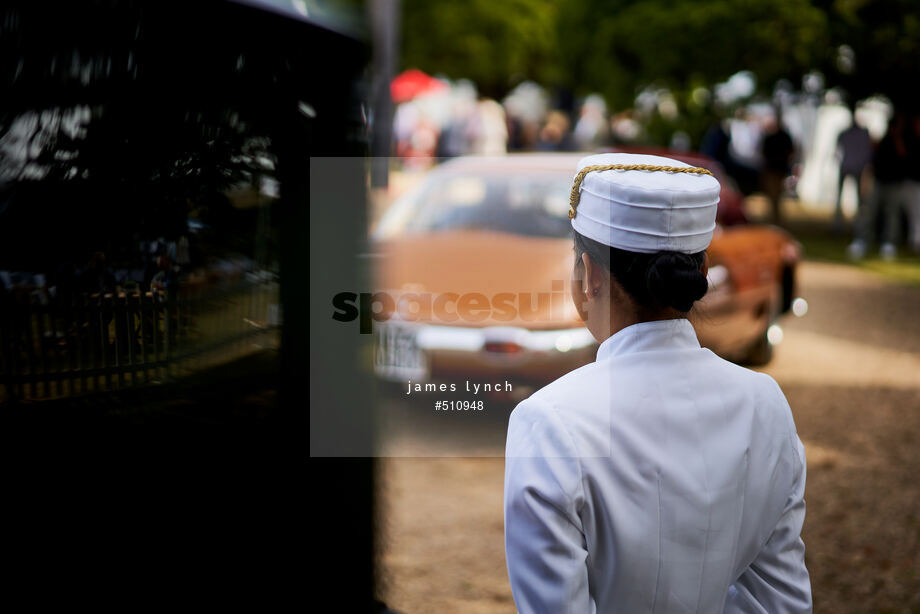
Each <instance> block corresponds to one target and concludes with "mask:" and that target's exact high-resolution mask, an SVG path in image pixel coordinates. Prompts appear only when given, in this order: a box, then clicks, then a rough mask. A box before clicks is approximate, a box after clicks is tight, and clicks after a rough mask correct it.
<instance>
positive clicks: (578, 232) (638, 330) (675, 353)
mask: <svg viewBox="0 0 920 614" xmlns="http://www.w3.org/2000/svg"><path fill="white" fill-rule="evenodd" d="M718 196H719V183H718V181H716V179H715V178H714V177H713V176H712V175H711V174H709V173H708V171H705V170H704V169H697V168H693V167H689V166H688V165H686V164H684V163H682V162H678V161H676V160H671V159H668V158H662V157H658V156H638V155H631V154H602V155H598V156H589V157H587V158H585V159H583V160H582V161H581V162H580V163H579V173H578V174H577V175H576V177H575V182H574V187H573V190H572V201H571V203H572V208H571V211H570V213H569V215H570V217H572V218H573V219H572V226H573V228H574V230H575V256H576V259H575V265H574V270H573V274H572V284H571V285H572V294H573V299H574V300H575V303H576V306H577V307H578V309H579V313H580V315H581V317H582V319H583V320H584V322H585V324H586V326H587V327H588V329H589V330H590V331H591V333H592V334H593V335H594V337H595V338H596V339H597V340H598V341H599V342H601V345H600V348H599V350H598V353H597V360H596V361H595V362H594V363H591V364H588V365H585V366H584V367H582V368H580V369H577V370H575V371H573V372H571V373H569V374H567V375H565V376H563V377H562V378H560V379H558V380H556V381H555V382H553V383H551V384H549V385H548V386H546V387H544V388H542V389H541V390H539V391H537V392H536V393H534V394H533V395H532V396H531V397H530V398H528V399H526V400H524V401H522V402H521V403H520V404H519V405H518V406H517V408H515V410H514V412H513V413H512V415H511V419H510V422H509V427H508V437H507V444H506V465H505V501H504V505H505V550H506V558H507V564H508V574H509V578H510V581H511V589H512V593H513V596H514V601H515V604H516V605H517V608H518V610H519V611H520V612H523V613H525V614H531V613H541V612H547V613H548V612H553V613H563V612H570V613H573V614H591V613H595V612H604V613H608V612H609V613H615V612H616V613H625V614H642V613H649V614H656V613H677V612H700V613H706V614H709V613H713V612H731V613H741V612H752V613H753V612H757V613H769V614H781V613H785V612H796V613H798V612H811V610H812V599H811V584H810V580H809V576H808V571H807V569H806V567H805V562H804V544H803V542H802V539H801V537H800V534H801V530H802V524H803V521H804V515H805V501H804V489H805V453H804V448H803V446H802V443H801V441H800V440H799V438H798V435H797V433H796V429H795V424H794V422H793V418H792V413H791V411H790V408H789V405H788V403H787V402H786V399H785V397H784V395H783V393H782V392H781V391H780V389H779V387H778V386H777V384H776V382H775V381H773V379H772V378H770V377H769V376H767V375H765V374H760V373H755V372H753V371H749V370H747V369H744V368H742V367H739V366H737V365H734V364H732V363H729V362H727V361H725V360H723V359H721V358H719V357H717V356H716V355H715V354H713V353H712V352H711V351H709V350H707V349H705V348H701V347H700V344H699V342H698V340H697V337H696V334H695V332H694V329H693V326H692V324H691V323H690V322H689V321H688V320H687V314H688V312H689V311H690V310H691V309H692V306H693V303H694V302H695V301H696V300H698V299H700V298H702V296H703V295H704V294H705V292H706V289H707V282H706V272H707V269H706V261H705V250H706V247H707V246H708V245H709V242H710V240H711V238H712V233H713V230H714V228H715V214H716V206H717V204H718Z"/></svg>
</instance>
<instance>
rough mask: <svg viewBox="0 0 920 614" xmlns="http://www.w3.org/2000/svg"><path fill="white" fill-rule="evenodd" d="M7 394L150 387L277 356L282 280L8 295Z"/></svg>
mask: <svg viewBox="0 0 920 614" xmlns="http://www.w3.org/2000/svg"><path fill="white" fill-rule="evenodd" d="M0 301H2V303H0V310H2V312H3V314H4V316H3V317H2V318H0V387H3V388H5V395H3V394H0V399H2V398H3V397H4V396H5V397H6V398H7V399H8V400H29V399H50V398H60V397H67V396H75V395H80V394H84V393H91V392H98V391H105V390H115V389H121V388H126V387H134V386H143V385H148V384H156V383H162V382H166V381H169V380H171V379H174V378H179V377H183V376H184V375H187V374H189V373H191V372H194V371H197V370H201V369H205V368H208V367H211V366H215V365H217V364H220V363H224V362H227V361H229V360H233V359H235V358H239V357H242V356H244V355H246V354H249V353H251V352H253V351H258V350H260V349H266V348H277V346H278V341H279V328H280V313H279V307H278V302H279V294H278V282H277V281H276V280H275V279H274V278H273V276H271V275H269V274H248V275H246V276H245V277H244V278H241V279H238V280H234V281H229V282H223V283H220V284H217V285H208V284H189V285H182V286H180V287H179V288H178V289H176V290H173V291H165V290H154V291H150V292H144V293H141V292H133V293H132V292H120V293H117V294H92V295H90V294H77V295H74V296H72V297H69V298H66V299H65V298H63V297H49V296H48V295H47V294H44V293H40V292H38V291H32V292H27V293H18V294H16V293H11V294H8V295H6V296H4V297H0Z"/></svg>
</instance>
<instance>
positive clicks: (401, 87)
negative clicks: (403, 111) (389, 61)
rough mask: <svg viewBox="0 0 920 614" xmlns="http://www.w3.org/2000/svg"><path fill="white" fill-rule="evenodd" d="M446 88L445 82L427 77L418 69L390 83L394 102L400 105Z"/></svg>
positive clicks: (406, 72) (405, 73) (410, 70)
mask: <svg viewBox="0 0 920 614" xmlns="http://www.w3.org/2000/svg"><path fill="white" fill-rule="evenodd" d="M445 87H447V86H446V85H445V84H444V82H442V81H439V80H438V79H435V78H434V77H432V76H430V75H426V74H425V73H423V72H422V71H420V70H418V69H416V68H411V69H409V70H407V71H405V72H404V73H402V74H400V75H399V76H397V77H396V78H395V79H393V81H391V82H390V96H391V97H392V98H393V102H396V103H400V102H406V101H407V100H412V99H413V98H415V97H416V96H419V95H421V94H426V93H428V92H434V91H437V90H440V89H443V88H445Z"/></svg>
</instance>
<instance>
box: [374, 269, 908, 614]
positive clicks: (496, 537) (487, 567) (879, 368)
mask: <svg viewBox="0 0 920 614" xmlns="http://www.w3.org/2000/svg"><path fill="white" fill-rule="evenodd" d="M800 294H801V295H802V296H804V297H805V298H806V299H807V300H808V304H809V310H808V313H807V314H806V315H805V316H804V317H803V318H799V319H795V318H791V317H789V318H787V319H786V320H784V321H783V329H784V333H785V335H784V340H783V343H782V345H781V346H780V348H779V349H778V351H777V354H776V357H775V358H774V360H773V362H772V363H771V364H770V365H769V366H768V367H767V368H765V369H764V370H765V371H766V372H768V373H770V374H771V375H773V376H774V377H775V378H776V379H777V381H779V383H780V385H781V386H782V388H783V390H784V391H785V393H786V396H787V398H788V399H789V402H790V405H791V406H792V409H793V413H794V414H795V419H796V424H797V426H798V430H799V435H800V437H801V438H802V440H803V441H804V443H805V448H806V454H807V456H808V487H807V491H806V500H807V504H808V513H807V518H806V523H805V530H804V539H805V544H806V552H807V554H806V556H807V563H808V567H809V570H810V572H811V575H812V584H813V589H814V596H815V611H816V612H819V613H820V612H832V613H844V614H845V613H850V612H852V613H857V612H858V613H860V614H863V613H874V612H877V613H883V612H884V613H900V612H905V613H917V612H920V477H918V474H920V287H915V286H903V285H897V284H893V283H891V282H888V281H886V280H884V279H882V278H880V277H877V276H875V275H872V274H870V273H866V272H862V271H860V270H857V269H854V268H851V267H847V266H842V265H832V264H820V263H805V264H804V265H803V266H802V268H801V274H800ZM416 409H419V408H416ZM506 420H507V408H501V407H499V408H497V409H496V410H495V411H494V412H493V413H492V414H491V415H490V416H477V417H476V418H475V419H473V420H466V421H465V422H463V421H461V420H455V421H454V423H453V424H451V425H450V426H449V428H444V424H443V422H442V423H441V426H440V427H438V426H437V425H435V426H434V427H432V426H431V425H428V427H422V426H420V428H419V429H418V430H415V431H412V432H410V433H409V434H403V436H402V437H400V438H394V439H392V440H390V441H389V442H388V445H387V447H386V449H387V451H388V454H390V455H392V456H394V457H391V458H386V459H383V460H382V461H381V463H380V487H381V497H380V500H381V501H380V502H381V519H380V528H381V554H380V562H381V571H380V580H381V595H382V596H383V597H384V598H385V600H386V601H387V603H388V604H389V606H390V607H392V608H395V609H397V610H399V611H400V612H403V613H404V614H413V613H423V612H442V613H450V612H463V613H471V614H478V613H482V614H485V613H492V612H495V613H499V612H501V613H505V612H513V611H514V605H513V602H512V600H511V594H510V588H509V586H508V580H507V574H506V571H505V560H504V551H503V527H502V505H501V502H502V477H503V471H504V460H503V459H502V458H501V457H500V455H501V451H502V450H501V442H502V441H503V439H504V428H505V425H506ZM445 432H446V433H447V435H444V433H445ZM438 433H441V437H442V438H441V439H438ZM445 437H446V438H445ZM470 441H475V442H476V443H475V445H471V444H470V443H469V442H470ZM458 442H460V443H458ZM433 450H450V451H451V452H450V453H452V454H457V455H464V456H473V455H476V456H479V457H478V458H469V457H467V458H464V457H457V458H395V456H404V457H407V456H410V455H413V454H426V453H431V452H432V451H433Z"/></svg>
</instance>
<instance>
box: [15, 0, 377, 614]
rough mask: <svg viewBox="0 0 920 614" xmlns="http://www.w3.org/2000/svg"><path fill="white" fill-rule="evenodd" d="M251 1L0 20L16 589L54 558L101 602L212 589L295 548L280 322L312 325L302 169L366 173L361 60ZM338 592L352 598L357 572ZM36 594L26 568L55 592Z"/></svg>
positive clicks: (343, 40)
mask: <svg viewBox="0 0 920 614" xmlns="http://www.w3.org/2000/svg"><path fill="white" fill-rule="evenodd" d="M260 4H265V3H260V2H246V3H235V2H213V1H203V2H193V3H185V2H181V3H180V2H169V1H167V2H145V1H127V2H101V1H99V2H77V3H67V4H64V3H60V4H56V3H55V4H53V5H50V6H49V5H47V4H46V3H34V2H22V3H13V4H5V5H4V6H3V8H2V9H0V92H2V94H0V404H3V406H4V410H5V413H4V418H5V419H6V426H7V427H8V428H7V429H6V431H7V432H8V433H13V437H12V438H13V439H14V440H15V441H14V442H13V443H12V444H11V445H8V446H5V449H6V450H7V452H8V454H9V455H10V457H11V463H10V464H9V465H8V466H11V467H15V468H16V471H15V474H16V476H15V477H16V480H15V482H16V484H15V485H14V486H15V488H14V490H13V491H12V492H13V495H12V498H13V500H14V501H15V503H14V508H15V510H16V511H17V513H16V520H14V521H13V522H14V524H15V525H16V526H17V527H18V534H19V535H21V536H22V542H21V543H20V541H19V539H18V538H17V540H16V541H15V543H14V544H12V546H13V550H12V552H13V556H14V557H15V558H17V559H18V560H20V561H21V562H22V563H23V564H22V565H21V567H22V569H33V570H34V569H36V568H39V567H36V566H39V564H40V562H43V561H42V557H44V556H49V553H51V554H50V556H51V557H52V558H56V559H57V560H58V561H59V562H61V563H60V564H61V565H62V566H64V567H66V568H67V572H68V573H67V574H62V575H66V576H67V577H69V578H70V579H72V580H74V581H75V582H79V581H80V580H81V579H85V576H84V573H85V572H84V571H83V569H82V567H83V558H82V557H85V556H86V555H87V553H89V552H94V553H95V554H97V555H100V554H101V555H102V558H103V559H105V560H107V561H110V562H117V564H114V565H111V566H107V567H105V570H104V571H103V572H100V575H101V576H104V577H105V578H107V579H108V580H111V581H112V582H111V583H112V584H117V585H119V586H123V585H124V583H125V582H126V580H125V579H126V578H128V577H130V578H132V581H134V582H139V583H141V584H145V583H146V582H150V581H151V578H152V577H154V576H152V575H151V574H152V573H153V572H152V570H153V565H154V562H155V561H160V560H162V558H163V557H166V559H167V563H168V565H167V566H168V567H169V569H170V571H171V573H173V574H179V575H182V574H183V573H190V574H192V575H193V577H194V578H195V580H194V582H193V584H194V585H195V587H196V588H198V589H201V588H203V586H204V585H205V584H206V582H207V581H206V579H205V578H206V577H208V574H209V573H210V572H214V570H220V573H222V574H224V577H223V578H222V580H223V582H224V583H227V581H228V579H229V578H230V577H236V576H238V575H246V576H247V582H249V583H251V582H252V581H253V580H254V579H255V578H256V577H257V575H258V574H269V573H270V574H273V575H274V577H275V578H276V581H281V580H282V579H283V578H285V577H288V576H290V575H291V574H293V573H294V571H293V569H291V568H289V567H285V566H282V565H281V564H280V561H279V560H276V559H274V558H273V557H271V556H269V554H268V550H267V547H268V544H271V543H275V544H278V543H282V542H284V541H285V540H286V541H287V543H290V540H291V539H293V538H294V537H295V536H296V535H295V533H296V532H291V531H294V530H293V529H292V528H291V525H290V524H288V523H287V522H282V520H288V518H286V517H285V514H290V513H292V512H293V509H294V508H293V507H292V506H291V505H290V504H291V502H292V501H293V500H294V499H295V498H296V495H295V494H294V493H295V492H298V491H299V489H298V486H299V485H298V484H295V483H294V480H295V477H294V476H297V475H298V474H297V471H298V470H299V469H301V467H300V466H299V465H298V463H297V462H296V461H295V460H294V459H296V458H299V457H300V455H301V452H299V451H298V448H297V446H298V445H303V439H304V438H305V436H306V435H305V431H298V430H297V429H299V428H301V426H302V425H304V424H305V422H306V420H305V418H306V415H305V413H306V407H305V402H304V401H303V399H304V397H305V391H304V389H303V388H304V384H303V381H304V380H303V377H304V373H305V372H306V369H307V360H308V359H307V358H306V348H307V346H308V342H307V338H306V335H307V328H306V325H305V324H302V323H300V322H298V321H297V319H296V318H291V319H289V320H290V321H289V322H286V321H285V319H286V318H284V317H283V315H282V314H288V313H294V314H305V313H308V311H309V307H308V305H307V295H306V292H307V288H306V283H305V281H306V279H307V276H308V272H307V266H306V264H307V256H306V246H307V242H308V239H307V234H306V231H307V226H306V223H305V220H306V219H307V215H306V210H307V208H308V205H309V203H308V201H307V198H308V196H307V195H308V182H309V179H308V169H309V165H310V156H315V155H352V156H354V155H360V153H361V152H362V148H363V142H362V139H363V134H364V126H363V118H362V114H361V108H360V99H359V95H360V88H359V86H358V85H359V83H360V82H359V80H358V78H359V77H360V76H361V71H362V70H363V64H364V61H365V57H364V55H365V51H364V50H363V46H362V45H360V44H359V43H357V41H356V40H355V39H354V38H352V37H349V36H344V35H342V34H340V33H339V32H337V31H335V29H332V28H330V27H329V23H328V22H324V23H322V24H319V23H317V22H314V21H310V20H309V19H307V18H301V17H299V16H296V15H295V16H294V17H292V16H291V15H290V13H292V10H291V8H290V6H294V4H293V3H291V4H290V6H289V7H288V8H287V9H286V10H281V11H279V10H276V8H272V9H271V10H261V9H259V8H257V6H258V5H260ZM274 4H275V5H278V6H281V5H284V4H285V3H274ZM263 8H264V7H263ZM330 54H332V55H333V56H334V57H335V58H336V62H334V63H331V62H328V61H325V59H322V58H327V57H329V56H330ZM316 118H319V120H321V121H319V120H316ZM315 120H316V121H315ZM359 183H360V182H359ZM285 280H287V282H285ZM349 351H350V347H345V348H343V350H342V352H343V357H346V358H347V352H349ZM334 358H335V356H332V355H331V356H330V362H332V360H333V359H334ZM343 359H344V358H343ZM140 426H143V427H144V428H143V429H138V428H137V427H140ZM297 438H300V439H299V440H298V439H297ZM368 467H369V466H365V465H362V466H361V467H359V468H358V471H356V472H354V475H353V476H352V477H353V478H354V479H355V480H356V481H355V483H356V484H359V485H364V486H368V488H366V489H364V490H360V491H357V492H356V494H355V497H357V498H358V499H360V503H357V502H355V503H354V505H353V506H352V507H353V508H354V509H361V510H369V509H370V505H369V502H370V489H369V476H370V471H369V469H368ZM361 480H364V481H363V482H362V481H361ZM362 513H363V512H362ZM269 519H271V520H269ZM368 526H369V523H368ZM368 530H369V529H368ZM355 535H356V536H357V537H356V539H365V538H366V537H367V532H362V531H357V532H356V533H355ZM364 543H366V542H362V545H363V544H364ZM43 553H44V554H43ZM256 562H257V563H258V566H256ZM41 568H42V569H46V568H45V567H41ZM132 570H133V571H132ZM355 571H356V572H357V574H358V577H359V578H360V580H359V581H360V582H362V584H361V586H362V588H363V589H367V588H368V587H369V586H370V583H369V582H365V581H364V580H365V577H369V576H370V569H369V565H368V561H367V560H365V559H361V560H360V561H356V569H355ZM39 575H40V576H41V577H31V578H30V576H29V573H28V572H23V577H24V578H25V579H30V580H33V581H37V582H48V581H50V580H52V578H53V579H54V582H53V583H54V584H57V580H58V579H59V576H58V574H51V572H50V571H48V572H45V575H41V574H39ZM116 577H117V580H115V578H116ZM246 585H248V584H245V583H243V584H237V590H239V588H240V587H243V586H246ZM147 588H148V589H149V587H147ZM162 588H163V587H162V586H159V588H158V591H159V590H161V589H162ZM148 592H150V591H149V590H148V591H146V592H144V593H143V594H148ZM213 594H214V595H218V596H221V597H224V598H226V597H229V596H230V595H232V594H233V592H231V593H227V592H224V593H223V594H220V593H217V592H214V593H213ZM355 594H356V595H359V596H360V597H356V599H361V598H364V597H366V595H365V592H362V591H360V590H359V591H356V592H355Z"/></svg>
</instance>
